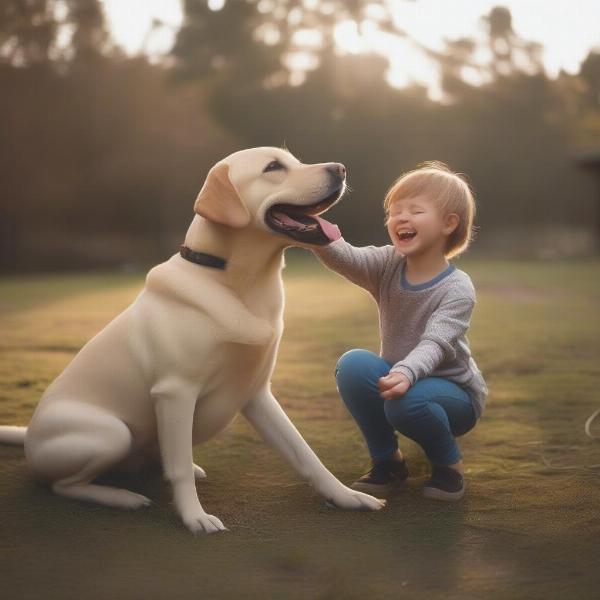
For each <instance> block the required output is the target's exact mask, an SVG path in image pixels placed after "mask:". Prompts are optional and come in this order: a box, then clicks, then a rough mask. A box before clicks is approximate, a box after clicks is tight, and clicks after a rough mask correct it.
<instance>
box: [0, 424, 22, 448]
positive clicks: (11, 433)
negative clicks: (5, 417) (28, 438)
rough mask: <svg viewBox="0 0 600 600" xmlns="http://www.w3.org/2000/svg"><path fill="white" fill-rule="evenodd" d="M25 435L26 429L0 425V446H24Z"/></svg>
mask: <svg viewBox="0 0 600 600" xmlns="http://www.w3.org/2000/svg"><path fill="white" fill-rule="evenodd" d="M26 433H27V427H21V426H18V425H0V444H10V445H11V446H23V445H24V444H25V434H26Z"/></svg>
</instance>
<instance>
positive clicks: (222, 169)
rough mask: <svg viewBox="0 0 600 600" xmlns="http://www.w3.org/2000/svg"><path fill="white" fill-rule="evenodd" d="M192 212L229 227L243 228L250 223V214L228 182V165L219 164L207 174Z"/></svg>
mask: <svg viewBox="0 0 600 600" xmlns="http://www.w3.org/2000/svg"><path fill="white" fill-rule="evenodd" d="M194 211H195V212H197V213H198V214H199V215H201V216H203V217H205V218H207V219H208V220H209V221H214V222H215V223H221V225H229V226H230V227H245V226H246V225H248V223H250V213H249V212H248V209H247V208H246V207H245V205H244V203H243V202H242V199H241V198H240V196H239V194H238V193H237V190H236V189H235V187H233V184H232V183H231V181H230V180H229V165H228V164H226V163H221V164H219V165H216V166H214V167H213V168H212V169H211V170H210V171H209V172H208V177H207V178H206V181H205V182H204V185H203V186H202V189H201V190H200V193H199V194H198V197H197V198H196V202H195V204H194Z"/></svg>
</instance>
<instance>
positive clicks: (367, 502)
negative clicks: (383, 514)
mask: <svg viewBox="0 0 600 600" xmlns="http://www.w3.org/2000/svg"><path fill="white" fill-rule="evenodd" d="M325 497H326V499H327V500H326V504H327V506H330V507H331V508H343V509H345V510H381V509H382V508H383V507H384V506H385V505H386V501H385V500H381V499H379V498H375V497H374V496H369V494H363V493H362V492H357V491H355V490H351V489H350V488H349V487H346V486H341V487H340V488H339V489H337V490H336V491H335V492H334V493H333V494H327V495H325Z"/></svg>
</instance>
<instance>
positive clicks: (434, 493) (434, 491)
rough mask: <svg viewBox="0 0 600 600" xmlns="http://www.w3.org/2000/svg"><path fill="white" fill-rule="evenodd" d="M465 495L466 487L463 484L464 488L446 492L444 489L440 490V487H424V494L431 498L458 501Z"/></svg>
mask: <svg viewBox="0 0 600 600" xmlns="http://www.w3.org/2000/svg"><path fill="white" fill-rule="evenodd" d="M464 495H465V488H464V486H463V488H462V490H459V491H458V492H445V491H444V490H440V489H439V488H434V487H424V488H423V496H425V498H430V499H432V500H443V501H444V502H456V501H457V500H460V499H461V498H462V497H463V496H464Z"/></svg>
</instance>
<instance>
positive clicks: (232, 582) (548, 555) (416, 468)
mask: <svg viewBox="0 0 600 600" xmlns="http://www.w3.org/2000/svg"><path fill="white" fill-rule="evenodd" d="M458 266H459V267H460V268H463V269H464V270H466V271H467V272H468V273H469V274H470V275H471V277H472V279H473V280H474V282H475V285H476V287H477V290H478V299H479V301H478V305H477V307H476V312H475V316H474V319H473V322H472V327H471V330H470V334H469V338H470V340H471V345H472V349H473V353H474V356H475V358H476V359H477V361H478V363H479V366H480V368H481V369H482V371H483V373H484V375H485V376H486V378H487V381H488V384H489V387H490V391H491V394H490V399H489V407H488V410H487V412H486V414H485V417H484V418H483V419H482V420H481V422H480V423H479V424H478V426H477V427H476V428H475V430H473V431H472V432H471V433H469V434H468V435H467V436H465V438H464V439H463V441H462V443H461V445H462V449H463V452H464V455H465V462H466V466H467V480H468V491H467V495H466V496H465V498H464V500H463V501H462V502H460V503H458V504H453V505H445V504H439V503H436V502H434V501H428V500H425V499H423V498H422V497H421V496H420V494H419V489H418V485H417V484H415V485H413V486H411V487H410V488H409V489H408V490H407V491H406V492H404V493H402V494H400V495H398V496H397V497H395V498H394V499H392V500H391V501H390V502H389V504H388V506H387V508H386V509H385V510H383V511H380V512H378V513H350V512H342V511H336V510H331V509H327V508H326V507H325V506H324V505H323V502H322V501H321V499H320V498H319V497H317V496H316V495H315V494H314V492H313V491H312V490H311V489H310V488H309V487H308V486H307V485H306V484H304V483H303V482H302V481H300V479H299V478H298V476H297V475H296V474H295V473H294V472H292V470H291V469H290V468H289V467H288V466H287V465H286V464H284V463H283V462H282V461H281V459H280V458H279V457H278V456H275V455H274V454H273V453H272V452H271V451H270V449H269V448H267V446H265V445H264V444H263V443H262V442H261V440H260V439H259V438H258V436H257V435H256V434H255V433H254V432H253V431H252V430H251V429H250V427H249V426H247V424H246V423H245V422H244V421H243V420H242V419H239V420H237V421H236V422H235V423H234V424H233V426H232V427H230V428H229V429H228V430H227V431H225V432H223V433H222V434H221V435H220V436H218V438H216V439H214V440H212V441H211V442H209V443H208V444H206V445H205V446H202V447H199V448H197V449H196V452H195V456H196V459H197V462H198V463H199V464H201V465H202V466H203V467H204V468H205V469H206V471H207V473H208V479H207V480H205V481H203V482H200V483H198V490H199V495H200V499H201V501H202V503H203V505H204V507H205V508H206V509H207V511H208V512H210V513H212V514H215V515H217V516H219V517H220V518H221V519H222V520H223V521H224V523H225V524H226V525H227V526H228V527H229V528H230V531H229V532H226V533H223V534H219V535H212V536H208V537H199V538H194V537H192V536H191V535H190V534H189V533H188V532H187V531H186V530H185V529H184V528H183V526H182V525H181V524H180V523H179V521H178V519H177V518H176V516H175V515H174V513H173V510H172V506H171V503H170V494H169V490H168V489H167V487H166V486H165V485H164V484H163V483H162V482H161V480H160V478H159V477H158V476H157V477H156V478H153V479H150V480H148V479H142V478H138V479H135V478H134V479H129V480H127V481H125V482H123V483H124V485H126V486H127V487H129V488H130V489H133V490H136V491H139V492H141V493H144V494H146V495H148V496H150V497H151V498H152V499H153V500H154V501H155V502H156V505H155V506H153V507H151V508H149V509H146V510H142V511H140V512H135V513H125V512H120V511H118V510H111V509H107V508H101V507H97V506H93V505H86V504H83V503H78V502H75V501H70V500H67V499H64V498H59V497H57V496H55V495H53V494H52V493H51V492H50V491H49V490H48V489H46V488H45V487H43V486H41V485H39V484H35V483H34V482H33V481H32V480H31V479H30V477H29V475H28V474H27V471H26V465H25V461H24V458H23V452H22V449H20V448H13V447H0V526H1V531H2V533H1V535H0V548H1V550H2V561H1V564H2V567H1V570H3V571H4V573H3V574H2V579H1V581H2V588H1V589H2V593H3V596H4V597H7V598H9V597H11V598H39V597H44V598H49V599H50V598H52V599H53V598H57V599H59V598H60V599H69V598H86V599H96V598H98V599H100V598H118V599H122V598H169V599H177V598H229V597H237V598H286V599H287V598H321V599H325V598H331V599H333V598H344V599H345V598H373V599H375V598H388V597H389V598H392V597H406V598H427V599H429V600H430V599H436V598H444V599H450V598H461V599H462V598H478V599H480V598H485V599H495V598H510V599H511V600H512V599H516V598H523V599H528V600H531V599H535V598H544V599H547V598H565V599H569V600H573V599H577V598H592V597H596V596H597V593H598V589H599V586H600V570H599V567H600V468H598V465H599V463H600V443H598V442H594V441H591V440H589V439H587V438H586V437H585V436H584V433H583V425H584V422H585V419H586V417H587V416H588V415H589V414H590V413H591V412H592V411H593V410H594V409H595V408H597V407H598V406H600V391H599V385H598V383H599V375H600V361H599V357H600V319H599V307H600V262H598V261H589V262H564V263H533V262H530V263H527V262H521V263H517V262H501V261H487V262H483V261H475V260H469V261H467V260H463V261H460V262H459V263H458ZM285 282H286V293H287V305H286V330H285V334H284V340H283V343H282V347H281V352H280V358H279V362H278V367H277V370H276V374H275V377H274V380H273V389H274V392H275V394H276V396H277V397H278V398H279V400H280V402H281V404H282V405H283V407H284V408H285V410H286V411H287V413H288V414H289V415H290V417H291V418H292V420H293V421H294V423H295V424H296V426H297V427H298V428H299V429H300V431H301V432H302V434H303V435H304V437H305V438H306V439H307V441H308V442H309V444H310V445H311V446H312V448H313V449H314V450H315V451H316V452H317V454H318V455H319V457H320V458H321V459H322V461H323V462H324V463H325V464H326V465H327V466H328V467H329V468H330V469H331V470H332V471H333V472H334V473H335V474H336V475H337V476H338V477H339V478H340V479H341V480H342V481H344V482H346V483H349V482H351V481H352V480H353V479H354V478H355V477H356V476H357V475H358V474H360V473H362V472H364V470H365V469H366V467H368V458H367V454H366V451H365V449H364V446H363V443H362V440H361V439H360V437H359V435H358V432H357V429H356V427H355V425H354V424H353V422H352V421H351V419H350V418H349V416H348V415H347V414H346V412H345V409H344V408H343V406H342V405H341V402H340V400H339V399H338V397H337V392H336V390H335V384H334V379H333V369H334V366H335V362H336V360H337V358H338V357H339V356H340V355H341V354H342V353H343V352H344V351H346V350H348V349H350V348H353V347H364V348H369V349H371V350H375V351H376V350H378V339H377V314H376V308H375V305H374V304H373V302H372V301H371V299H370V297H369V296H368V295H367V294H366V293H365V292H363V291H362V290H360V289H359V288H356V287H354V286H352V285H351V284H349V283H347V282H345V281H344V280H342V279H341V278H339V277H337V276H336V275H334V274H332V273H330V272H328V271H326V270H325V269H323V268H322V267H320V266H318V265H317V263H316V262H314V261H313V260H301V259H300V258H299V257H297V256H294V257H292V259H290V261H289V265H288V267H287V268H286V271H285ZM142 283H143V278H142V277H141V276H133V275H124V274H118V273H116V274H115V273H111V274H91V275H52V276H50V275H49V276H37V277H33V276H31V277H15V278H5V279H4V280H0V423H4V424H11V423H14V424H25V423H27V421H28V419H29V417H30V415H31V414H32V412H33V410H34V409H35V406H36V403H37V401H38V399H39V397H40V395H41V393H42V392H43V390H44V389H45V387H46V386H47V385H48V383H49V382H50V381H51V380H52V379H53V378H54V377H55V376H56V375H57V374H58V373H59V372H60V371H61V369H62V368H63V367H64V366H65V365H66V364H67V363H68V361H69V360H70V359H71V357H72V356H73V354H74V353H75V352H76V351H77V350H78V349H79V348H80V347H81V346H82V345H83V344H84V343H85V341H86V340H87V339H89V337H90V336H91V335H93V334H94V333H95V332H97V331H98V330H99V329H100V328H101V327H102V326H103V325H104V324H105V323H106V322H107V321H108V320H110V319H111V318H112V317H113V316H114V315H115V314H117V313H118V312H119V311H120V310H121V309H122V308H124V307H125V306H126V305H127V304H128V303H129V302H130V301H131V300H132V299H133V298H134V297H135V295H136V293H137V292H138V291H139V289H140V287H141V285H142ZM403 449H404V450H405V451H406V453H407V454H408V457H409V461H410V465H411V469H412V471H413V474H415V475H416V476H417V477H424V476H425V475H426V473H427V465H426V462H425V460H424V458H423V455H422V453H421V451H420V450H419V448H418V447H416V446H415V445H414V444H412V443H409V442H407V441H405V440H403ZM417 483H418V481H417Z"/></svg>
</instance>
